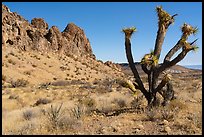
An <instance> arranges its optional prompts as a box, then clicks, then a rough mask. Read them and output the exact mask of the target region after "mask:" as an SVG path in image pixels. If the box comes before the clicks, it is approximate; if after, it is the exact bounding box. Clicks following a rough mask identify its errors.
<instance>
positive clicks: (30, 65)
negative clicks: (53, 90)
mask: <svg viewBox="0 0 204 137" xmlns="http://www.w3.org/2000/svg"><path fill="white" fill-rule="evenodd" d="M2 53H3V56H2V70H3V73H2V76H3V77H6V80H5V81H3V84H4V82H7V83H11V81H16V80H19V79H23V80H26V81H29V83H30V84H39V83H45V82H51V81H56V80H83V81H93V80H95V79H104V78H112V77H118V76H119V77H120V76H122V75H123V73H122V72H121V70H120V68H119V66H117V65H115V64H114V63H112V62H110V61H108V62H105V63H103V62H102V61H98V60H97V59H96V57H95V55H94V54H93V51H92V48H91V45H90V42H89V39H88V38H87V37H86V35H85V32H84V30H83V29H81V28H80V27H78V26H76V25H75V24H74V23H69V24H68V25H67V26H66V27H65V29H64V31H62V32H60V31H59V29H58V28H57V27H56V26H52V27H50V28H49V26H48V23H46V22H45V20H43V19H42V18H34V19H32V20H31V23H29V22H28V21H27V20H26V19H24V18H23V17H22V16H20V15H19V14H17V13H15V12H10V10H9V8H8V7H6V6H5V5H3V4H2ZM14 68H15V69H14Z"/></svg>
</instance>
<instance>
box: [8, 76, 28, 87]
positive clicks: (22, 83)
mask: <svg viewBox="0 0 204 137" xmlns="http://www.w3.org/2000/svg"><path fill="white" fill-rule="evenodd" d="M10 83H11V87H12V88H16V87H26V86H27V85H28V84H29V82H28V80H25V79H23V78H21V79H17V80H16V81H13V80H11V82H10Z"/></svg>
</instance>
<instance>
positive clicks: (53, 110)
mask: <svg viewBox="0 0 204 137" xmlns="http://www.w3.org/2000/svg"><path fill="white" fill-rule="evenodd" d="M62 105H63V104H61V105H59V106H55V107H53V106H52V105H51V106H50V108H49V109H48V110H47V111H46V113H45V114H46V115H47V118H48V121H49V123H50V124H51V127H52V128H53V129H56V128H57V127H58V126H59V121H60V119H61V118H62V117H63V116H64V111H63V110H62Z"/></svg>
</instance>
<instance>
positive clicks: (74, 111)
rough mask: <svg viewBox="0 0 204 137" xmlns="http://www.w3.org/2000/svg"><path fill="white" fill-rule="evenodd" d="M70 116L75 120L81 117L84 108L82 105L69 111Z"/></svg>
mask: <svg viewBox="0 0 204 137" xmlns="http://www.w3.org/2000/svg"><path fill="white" fill-rule="evenodd" d="M71 112H72V113H71V116H73V117H74V118H76V119H80V118H81V117H82V115H83V114H84V108H83V106H82V105H80V104H78V105H77V106H76V107H74V108H73V109H71Z"/></svg>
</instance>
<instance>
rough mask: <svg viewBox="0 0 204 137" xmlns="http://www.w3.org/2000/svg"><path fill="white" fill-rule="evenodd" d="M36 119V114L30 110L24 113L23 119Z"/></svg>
mask: <svg viewBox="0 0 204 137" xmlns="http://www.w3.org/2000/svg"><path fill="white" fill-rule="evenodd" d="M33 117H34V113H33V111H32V110H30V109H28V110H25V111H24V112H23V119H25V120H31V118H33Z"/></svg>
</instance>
